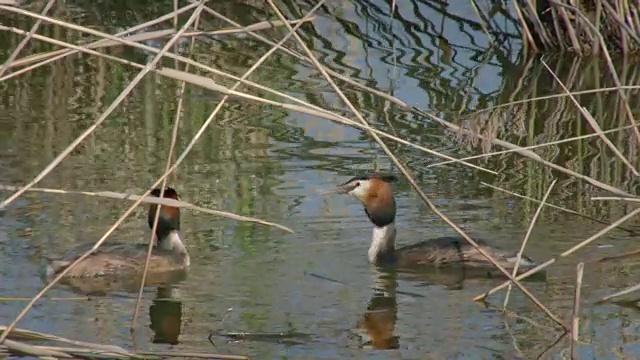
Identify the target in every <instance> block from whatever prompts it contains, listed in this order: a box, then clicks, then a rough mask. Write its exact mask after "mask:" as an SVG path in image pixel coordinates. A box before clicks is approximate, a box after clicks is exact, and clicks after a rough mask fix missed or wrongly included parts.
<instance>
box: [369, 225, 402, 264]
mask: <svg viewBox="0 0 640 360" xmlns="http://www.w3.org/2000/svg"><path fill="white" fill-rule="evenodd" d="M395 249H396V225H395V224H394V223H391V224H389V225H386V226H383V227H374V228H373V235H372V236H371V246H370V247H369V262H370V263H372V264H375V263H378V262H380V261H381V260H383V258H384V257H385V256H387V255H391V254H393V252H394V251H395Z"/></svg>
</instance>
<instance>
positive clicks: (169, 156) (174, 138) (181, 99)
mask: <svg viewBox="0 0 640 360" xmlns="http://www.w3.org/2000/svg"><path fill="white" fill-rule="evenodd" d="M173 5H174V12H175V10H177V8H178V0H174V3H173ZM201 14H202V13H200V14H198V17H197V18H196V20H195V21H194V24H193V29H194V30H198V24H199V22H200V16H201ZM174 27H175V29H176V33H177V32H178V17H177V15H176V17H175V18H174ZM195 40H196V39H195V37H192V38H191V43H190V44H189V54H193V49H194V46H195ZM174 51H175V52H176V53H177V52H178V49H177V44H174ZM174 66H175V67H176V69H177V68H178V60H175V63H174ZM188 70H189V65H188V64H187V65H185V71H188ZM186 85H187V83H186V82H185V81H182V82H181V84H180V90H179V93H178V107H177V109H176V116H175V118H174V123H173V131H172V133H171V144H170V145H169V153H168V154H167V165H166V166H165V170H164V171H165V172H166V173H171V172H169V168H170V167H171V160H172V159H173V155H174V150H175V147H176V143H177V141H178V129H179V126H180V119H181V118H182V105H183V103H184V90H185V88H186ZM166 186H167V178H166V177H165V178H164V179H163V180H162V182H161V184H160V194H159V196H158V197H160V198H163V197H164V192H165V190H166ZM159 218H160V210H158V211H156V213H155V216H154V218H153V226H152V227H151V234H150V235H149V246H148V247H147V257H146V259H145V261H144V269H143V270H142V278H141V280H140V288H139V289H138V297H137V299H136V305H135V307H134V311H133V316H132V319H131V325H130V326H129V331H130V332H133V331H134V329H135V325H136V320H137V318H138V312H139V311H140V301H142V293H143V291H144V284H145V282H146V280H147V272H148V270H149V261H150V260H151V253H152V251H153V245H154V242H153V238H154V237H155V233H156V230H157V229H158V219H159Z"/></svg>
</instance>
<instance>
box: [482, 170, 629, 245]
mask: <svg viewBox="0 0 640 360" xmlns="http://www.w3.org/2000/svg"><path fill="white" fill-rule="evenodd" d="M480 185H482V186H486V187H489V188H492V189H494V190H498V191H502V192H504V193H507V194H509V195H513V196H515V197H518V198H521V199H525V200H529V201H532V202H534V203H538V204H544V205H545V206H548V207H550V208H554V209H557V210H561V211H564V212H566V213H569V214H572V215H577V216H580V217H582V218H584V219H587V220H591V221H593V222H597V223H600V224H602V225H611V223H610V222H607V221H604V220H600V219H598V218H594V217H592V216H589V215H585V214H583V213H580V212H577V211H575V210H571V209H567V208H564V207H562V206H558V205H554V204H551V203H548V202H545V203H543V202H541V201H540V200H538V199H534V198H532V197H529V196H525V195H521V194H518V193H516V192H513V191H509V190H507V189H503V188H501V187H497V186H494V185H491V184H487V183H486V182H484V181H481V182H480ZM594 199H595V198H591V200H594ZM637 200H639V201H640V199H637ZM618 229H619V230H623V231H626V232H628V233H629V235H635V234H637V232H636V231H634V230H630V229H627V228H625V227H622V226H618Z"/></svg>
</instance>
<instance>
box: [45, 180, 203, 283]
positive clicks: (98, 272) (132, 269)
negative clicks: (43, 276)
mask: <svg viewBox="0 0 640 360" xmlns="http://www.w3.org/2000/svg"><path fill="white" fill-rule="evenodd" d="M151 196H155V197H160V189H157V188H156V189H154V190H153V191H152V192H151ZM163 197H164V198H170V199H174V200H178V193H177V192H176V191H175V189H173V188H170V187H166V188H165V190H164V196H163ZM158 206H159V205H156V204H150V206H149V213H148V215H147V221H148V224H149V228H150V229H152V228H153V221H154V220H155V216H156V211H157V209H158ZM179 231H180V209H179V208H176V207H173V206H167V205H160V216H159V217H158V226H157V229H156V241H157V243H156V245H154V249H153V250H152V253H151V258H150V259H149V267H148V270H147V272H148V274H154V273H156V274H157V273H166V272H172V271H179V270H185V269H186V268H187V267H189V265H190V262H191V260H190V258H189V253H188V252H187V248H186V247H185V246H184V244H183V243H182V240H181V239H180V235H179V234H178V232H179ZM88 249H89V248H87V249H86V250H88ZM147 249H148V244H146V243H138V244H130V243H111V244H110V243H107V244H104V245H102V246H101V247H100V248H98V249H97V250H96V251H95V252H94V253H93V254H91V255H89V256H88V257H87V258H85V259H84V260H82V261H81V262H80V263H79V264H77V265H76V266H74V267H73V268H72V269H71V271H69V272H68V273H67V274H66V275H65V278H96V277H105V276H109V277H111V276H119V275H123V276H131V275H134V274H137V273H142V271H143V269H144V263H145V261H146V258H147ZM83 253H84V251H83ZM80 255H81V254H78V253H77V252H76V253H75V254H73V255H72V256H69V257H67V258H66V259H62V260H52V259H49V264H48V266H47V275H48V276H53V275H56V274H58V273H59V272H61V271H63V270H64V269H65V268H66V267H67V266H69V264H71V263H72V262H73V261H74V260H76V259H77V258H78V257H80Z"/></svg>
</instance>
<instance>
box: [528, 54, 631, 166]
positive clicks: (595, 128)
mask: <svg viewBox="0 0 640 360" xmlns="http://www.w3.org/2000/svg"><path fill="white" fill-rule="evenodd" d="M540 62H542V65H543V66H544V67H545V68H546V69H547V71H549V72H550V73H551V76H553V78H554V79H555V80H556V81H557V82H558V83H559V84H560V86H561V87H562V89H563V90H564V91H565V92H566V93H567V95H568V96H569V98H570V99H571V101H573V103H574V104H575V105H576V107H577V108H578V110H579V111H580V113H581V114H582V116H584V118H585V120H587V122H588V123H589V125H591V128H592V129H593V131H595V132H596V133H597V134H598V135H599V136H600V139H601V140H602V141H603V142H604V143H605V144H606V145H607V146H608V147H609V149H611V151H613V153H614V154H615V155H616V156H617V157H618V158H620V160H622V162H623V163H624V164H625V165H626V166H627V167H628V168H629V169H630V170H631V172H632V173H633V175H635V176H640V174H639V173H638V170H636V168H635V167H634V166H633V165H631V163H630V162H629V160H627V159H626V158H625V157H624V156H623V155H622V153H621V152H620V150H618V148H616V146H615V145H613V143H612V142H611V140H609V138H607V137H606V136H604V135H603V133H602V128H600V125H598V123H597V122H596V120H595V119H594V118H593V116H592V115H591V113H589V111H588V110H587V109H586V108H585V107H584V106H581V105H580V103H579V102H578V100H576V98H575V97H573V95H571V92H570V91H569V89H567V87H566V86H565V85H564V84H563V83H562V80H560V78H558V76H557V75H556V74H555V72H553V70H551V68H550V67H549V65H547V63H546V62H545V61H544V60H540ZM632 125H633V126H635V122H634V123H633V124H632Z"/></svg>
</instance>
